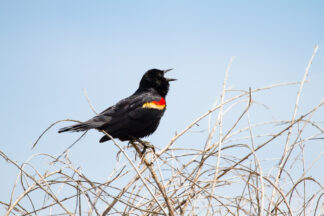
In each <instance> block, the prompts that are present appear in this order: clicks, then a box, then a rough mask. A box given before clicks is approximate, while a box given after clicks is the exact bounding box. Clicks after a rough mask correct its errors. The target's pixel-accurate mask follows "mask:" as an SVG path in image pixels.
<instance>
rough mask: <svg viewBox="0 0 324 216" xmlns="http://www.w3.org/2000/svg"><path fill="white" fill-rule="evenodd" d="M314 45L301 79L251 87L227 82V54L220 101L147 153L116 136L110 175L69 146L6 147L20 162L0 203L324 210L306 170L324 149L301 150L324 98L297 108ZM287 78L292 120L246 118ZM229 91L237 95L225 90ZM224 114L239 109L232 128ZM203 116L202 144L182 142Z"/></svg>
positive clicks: (54, 207) (105, 210) (52, 210)
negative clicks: (84, 163)
mask: <svg viewBox="0 0 324 216" xmlns="http://www.w3.org/2000/svg"><path fill="white" fill-rule="evenodd" d="M316 51H317V47H315V50H314V53H313V55H312V57H311V59H310V61H309V64H308V66H307V68H306V70H305V74H304V77H303V79H302V81H301V82H292V83H281V84H275V85H271V86H266V87H263V88H257V89H249V90H246V91H234V90H232V89H228V88H227V86H226V84H227V77H228V73H229V70H230V65H231V62H232V60H233V59H231V62H230V64H229V67H228V69H227V70H226V75H225V79H224V82H223V88H222V92H221V95H220V98H219V100H218V102H217V103H216V105H215V106H214V107H213V108H211V109H210V110H208V111H207V112H206V113H204V114H203V115H201V116H200V117H199V118H198V119H197V120H195V121H193V122H192V123H191V124H190V125H188V127H186V128H185V129H184V130H183V131H182V132H180V133H178V134H177V135H175V136H174V137H173V138H172V139H171V140H170V142H169V143H167V144H166V145H165V147H164V148H163V149H162V150H160V151H159V152H156V153H155V154H154V153H153V152H152V151H148V152H147V153H146V154H145V155H142V154H141V151H140V149H139V148H138V145H136V144H134V143H133V149H135V150H136V152H135V154H136V155H137V156H139V157H137V159H136V157H135V156H134V152H133V151H132V150H129V149H128V150H124V149H123V148H121V147H120V145H119V143H118V142H117V141H115V140H114V141H113V142H114V144H115V146H117V148H119V150H120V152H121V153H120V155H119V156H118V159H117V161H116V164H115V169H114V170H113V172H112V173H111V174H110V176H109V178H108V179H107V180H106V181H104V182H95V181H93V180H91V178H89V177H87V176H85V175H84V174H83V173H82V172H81V169H80V168H77V167H75V166H74V164H73V162H71V161H70V160H69V158H68V155H67V154H64V157H60V158H56V157H53V156H51V155H48V154H40V155H33V156H32V157H31V159H30V160H29V161H27V162H25V163H23V164H17V163H16V162H15V161H14V160H12V159H10V158H8V157H7V156H6V155H5V154H4V153H3V152H2V151H0V155H1V157H3V158H4V159H5V160H6V161H7V162H8V163H10V164H12V165H14V166H15V167H16V168H17V170H18V171H19V174H18V176H17V181H16V183H15V185H14V187H13V190H12V194H11V196H10V199H9V201H8V202H4V201H1V203H0V204H1V205H2V206H3V207H4V208H5V209H6V215H85V214H87V215H323V213H324V205H323V194H324V187H323V185H322V184H321V183H322V182H319V180H317V179H316V178H313V177H311V176H309V171H310V169H311V168H312V167H313V166H314V164H316V162H317V161H318V160H319V159H320V158H321V157H322V156H323V154H324V151H323V152H318V155H314V157H313V158H312V161H311V162H308V163H306V160H305V155H304V154H305V148H306V146H307V145H309V143H311V142H314V140H316V139H320V138H321V137H320V136H322V135H323V133H324V129H323V128H322V127H321V123H318V122H317V121H316V120H314V119H313V116H314V114H315V113H316V112H318V110H320V109H321V108H322V106H323V103H324V100H322V101H321V102H319V103H318V104H317V105H315V106H314V107H313V108H312V109H310V110H309V111H308V112H306V113H304V114H302V115H297V113H298V112H297V111H298V105H299V101H300V96H301V92H302V89H303V86H304V84H305V82H306V80H307V75H308V72H309V68H310V65H311V63H312V60H313V58H314V56H315V54H316ZM289 85H299V90H298V94H297V98H296V103H295V108H294V111H293V114H292V116H291V117H289V118H288V119H289V120H287V119H284V120H273V121H267V122H257V123H251V122H250V117H251V116H253V112H250V110H251V107H253V106H254V105H255V104H256V102H255V101H254V100H253V98H254V94H261V93H262V92H264V91H266V90H271V89H274V88H284V87H286V86H289ZM229 92H231V94H232V95H234V96H231V97H229V98H227V94H228V93H229ZM242 103H244V104H245V108H243V109H242V110H241V113H239V114H237V113H236V112H234V111H233V112H232V110H233V109H234V108H235V107H241V105H242ZM226 116H232V117H233V116H236V118H235V120H234V121H232V123H231V124H230V126H229V127H228V125H229V124H228V122H226V126H225V124H224V121H225V118H226ZM205 118H209V122H210V125H209V129H208V136H207V137H206V139H205V143H204V145H202V146H204V148H202V149H193V148H186V147H185V146H188V145H186V143H181V142H179V143H177V141H178V139H179V138H180V137H182V136H190V135H191V134H192V133H189V131H190V129H191V128H192V127H194V126H195V125H196V124H197V123H198V122H199V121H201V120H202V119H205ZM59 122H60V121H59ZM59 122H56V123H59ZM211 122H214V123H213V124H212V123H211ZM56 123H55V124H56ZM55 124H53V125H55ZM53 125H51V126H50V127H49V128H48V129H50V128H51V127H52V126H53ZM48 129H47V130H48ZM47 130H46V131H47ZM46 131H45V132H46ZM272 145H278V147H277V149H276V152H271V151H270V152H267V151H269V149H273V148H269V146H272ZM190 146H194V145H190ZM199 146H201V145H199ZM262 151H263V152H262ZM130 154H132V155H130ZM260 155H262V158H261V157H260ZM264 155H266V158H264ZM35 158H37V159H38V160H43V161H46V162H51V164H50V165H48V169H47V170H46V171H38V170H37V168H36V166H35V164H33V163H32V161H33V160H34V159H35ZM132 158H133V159H132ZM53 161H55V162H53ZM18 191H23V192H18Z"/></svg>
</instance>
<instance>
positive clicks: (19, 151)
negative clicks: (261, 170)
mask: <svg viewBox="0 0 324 216" xmlns="http://www.w3.org/2000/svg"><path fill="white" fill-rule="evenodd" d="M323 11H324V1H316V0H313V1H211V0H209V1H208V0H207V1H188V0H186V1H184V0H182V1H160V0H158V1H148V0H147V1H79V0H78V1H76V0H69V1H65V0H55V1H36V0H32V1H16V0H10V1H4V0H2V1H0V73H1V78H0V91H1V113H2V114H1V122H2V124H1V126H0V128H1V144H0V150H1V151H3V152H4V153H6V154H7V155H8V156H9V157H11V158H12V159H13V160H15V161H17V162H19V163H22V162H24V161H26V160H27V159H28V158H29V157H30V156H31V155H32V154H35V153H40V152H42V153H49V154H53V155H58V154H60V153H61V152H62V151H63V150H64V149H65V148H66V147H67V146H69V145H70V144H71V143H72V142H73V141H74V140H75V139H76V138H77V137H78V136H79V135H80V134H73V133H66V134H58V133H57V130H58V128H60V127H63V126H67V125H68V124H66V123H65V124H63V123H62V124H60V125H57V126H56V127H54V128H53V129H51V130H50V131H49V132H48V133H47V134H46V135H45V136H44V137H43V139H42V140H41V141H40V142H39V144H38V146H37V147H36V149H35V150H33V151H31V150H30V148H31V146H32V144H33V142H34V141H35V140H36V139H37V138H38V136H39V135H40V134H41V133H42V132H43V130H45V129H46V128H47V127H48V126H49V125H50V124H51V123H53V122H55V121H57V120H61V119H66V118H70V119H76V120H81V121H83V120H87V119H89V118H91V117H92V116H93V115H94V114H93V113H92V111H91V109H90V107H89V105H88V103H87V101H86V99H85V97H84V95H83V93H82V89H83V88H85V89H86V90H87V92H88V96H89V98H90V100H91V102H92V104H93V106H94V107H95V109H96V110H97V112H100V111H102V110H104V109H105V108H107V107H109V106H111V105H113V104H114V103H116V102H117V101H118V100H120V99H122V98H124V97H126V96H128V95H130V94H132V93H133V92H134V91H135V90H136V88H137V86H138V83H139V80H140V78H141V76H142V75H143V73H144V72H145V71H146V70H148V69H151V68H159V69H168V68H174V70H173V71H172V72H170V73H169V76H170V77H173V78H177V79H178V81H177V82H174V83H172V84H171V88H170V92H169V94H168V96H167V98H166V100H167V105H168V109H167V111H166V113H165V116H164V117H163V119H162V121H161V124H160V126H159V128H158V130H157V131H156V132H155V133H154V134H153V135H152V136H151V137H149V138H147V140H149V141H152V143H153V144H154V145H156V146H157V147H158V148H162V147H163V146H164V145H165V144H166V143H167V142H168V141H169V140H170V139H171V138H172V137H173V135H174V134H175V132H176V131H181V130H182V129H184V128H185V127H186V126H187V125H188V124H189V123H191V122H192V121H193V120H195V119H196V118H197V117H199V116H200V115H202V114H203V113H204V112H206V111H207V110H208V109H209V108H210V107H211V106H212V105H213V103H214V102H215V100H216V99H217V97H219V95H220V92H221V86H222V82H223V78H224V73H225V70H226V67H227V64H228V62H229V60H230V58H231V57H232V56H235V57H236V58H235V60H234V62H233V64H232V68H231V71H230V73H229V79H228V86H232V87H233V88H234V89H244V90H247V89H248V88H249V87H252V88H256V87H262V86H265V85H270V84H274V83H279V82H289V81H300V80H301V79H302V77H303V74H304V71H305V68H306V65H307V63H308V61H309V59H310V57H311V55H312V52H313V48H314V45H315V44H319V51H318V53H317V55H316V57H315V59H314V62H313V65H312V66H311V70H310V75H309V77H308V79H309V80H310V82H309V83H307V84H305V87H304V91H303V94H302V97H301V105H300V112H299V115H300V114H302V113H303V112H306V111H308V110H310V109H311V108H312V107H313V106H315V105H316V104H318V103H319V102H320V100H321V98H323V96H324V94H323V93H324V87H323V83H324V52H323V50H324V46H323V44H324V24H323V23H324V13H323ZM297 91H298V86H295V87H289V88H283V89H278V90H274V91H273V92H267V93H266V94H262V95H260V96H256V97H257V98H256V99H257V100H259V101H261V102H264V103H267V105H269V106H271V111H269V113H268V115H267V116H264V115H263V114H261V113H260V114H259V113H258V109H257V108H256V109H255V110H256V111H255V112H254V113H251V119H252V121H255V122H258V121H263V120H267V119H270V120H271V119H273V118H276V119H286V120H290V118H291V116H292V111H293V108H294V102H295V100H296V94H297ZM259 109H261V110H263V108H261V106H260V107H259ZM266 112H268V111H266ZM253 114H254V115H253ZM321 114H322V115H318V116H317V120H321V121H323V120H324V119H323V116H324V112H323V110H322V111H321ZM207 126H208V125H207V121H204V122H202V123H201V124H200V126H199V127H197V128H195V130H205V129H207ZM101 136H102V135H101V134H99V133H98V132H96V131H92V132H90V133H89V134H88V135H87V136H86V137H85V138H83V140H82V141H81V142H80V143H79V144H77V145H76V146H75V147H73V148H72V149H71V151H70V156H71V158H72V160H73V161H74V162H75V163H76V164H79V165H80V166H82V167H83V172H85V173H87V174H88V175H89V176H92V177H94V178H98V179H105V177H107V176H108V174H109V173H110V171H111V169H112V165H114V160H115V156H116V153H117V151H118V150H117V149H116V147H115V146H113V144H112V143H110V142H106V143H104V144H99V143H98V140H99V139H100V137H101ZM191 136H192V137H191ZM199 136H200V137H199ZM201 136H203V137H201ZM205 138H206V133H205V134H194V133H192V134H190V133H189V134H188V136H187V137H184V138H183V141H188V142H189V141H193V142H194V143H195V142H197V143H199V141H200V140H205ZM181 144H182V140H179V143H178V145H179V146H181ZM200 144H201V145H202V146H203V144H204V143H203V142H201V143H200ZM321 144H322V145H320V144H317V145H316V147H314V148H313V147H312V148H309V149H307V156H308V157H309V158H310V160H311V157H312V156H313V155H317V153H318V152H320V151H323V149H324V148H323V142H322V143H321ZM122 145H126V143H124V144H122ZM196 147H197V148H199V147H198V146H196ZM270 150H271V151H272V150H273V151H276V147H275V146H274V147H273V149H270ZM278 154H279V153H278ZM98 158H100V165H98ZM323 162H324V161H323V159H322V160H321V161H319V162H318V163H319V164H323ZM44 166H46V164H44ZM0 170H2V176H3V177H2V178H1V179H2V180H1V184H0V200H6V201H7V200H8V199H9V193H10V191H11V188H12V186H13V182H14V181H15V177H16V174H17V173H18V170H17V169H15V168H14V167H13V166H12V165H10V164H8V163H6V162H5V160H3V159H1V158H0ZM103 170H104V172H102V171H103ZM98 173H100V174H98ZM102 173H104V174H102ZM313 175H315V176H321V179H322V180H323V179H324V174H323V170H322V171H320V169H319V167H317V168H316V167H315V168H314V171H313ZM0 213H1V210H0Z"/></svg>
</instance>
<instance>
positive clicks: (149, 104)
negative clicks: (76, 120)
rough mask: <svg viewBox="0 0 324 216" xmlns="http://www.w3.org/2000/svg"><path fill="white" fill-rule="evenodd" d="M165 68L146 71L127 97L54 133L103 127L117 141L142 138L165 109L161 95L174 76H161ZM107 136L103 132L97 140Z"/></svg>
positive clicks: (166, 89) (157, 123) (152, 130)
mask: <svg viewBox="0 0 324 216" xmlns="http://www.w3.org/2000/svg"><path fill="white" fill-rule="evenodd" d="M170 70H171V69H168V70H158V69H151V70H149V71H147V72H146V73H145V74H144V75H143V77H142V79H141V81H140V84H139V87H138V89H137V90H136V91H135V93H134V94H132V95H131V96H129V97H127V98H125V99H123V100H121V101H119V102H118V103H117V104H115V105H113V106H111V107H109V108H108V109H106V110H104V111H103V112H101V113H100V114H98V115H97V116H95V117H93V118H92V119H90V120H88V121H86V122H82V123H80V124H76V125H72V126H70V127H64V128H61V129H60V130H59V131H58V132H59V133H62V132H66V131H76V132H78V131H87V130H89V129H97V130H104V131H106V132H107V133H108V134H110V135H111V136H112V137H113V138H118V139H120V140H121V141H125V140H133V139H134V138H135V139H138V138H142V137H145V136H148V135H150V134H152V133H153V132H154V131H155V130H156V129H157V127H158V125H159V123H160V119H161V117H162V116H163V114H164V111H165V109H166V103H165V96H166V95H167V93H168V91H169V82H170V81H174V80H176V79H171V78H165V77H164V74H165V73H166V72H168V71H170ZM107 140H110V138H109V137H108V136H107V135H105V136H103V137H102V138H101V139H100V141H99V142H105V141H107Z"/></svg>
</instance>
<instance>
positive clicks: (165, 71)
mask: <svg viewBox="0 0 324 216" xmlns="http://www.w3.org/2000/svg"><path fill="white" fill-rule="evenodd" d="M170 70H173V68H171V69H166V70H164V71H163V72H164V74H166V73H167V72H169V71H170ZM166 80H167V81H168V82H171V81H176V80H177V79H173V78H166Z"/></svg>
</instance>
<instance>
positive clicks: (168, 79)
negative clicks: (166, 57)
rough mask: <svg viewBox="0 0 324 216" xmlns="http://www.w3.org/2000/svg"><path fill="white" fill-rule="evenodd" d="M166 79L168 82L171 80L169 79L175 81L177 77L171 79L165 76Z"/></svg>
mask: <svg viewBox="0 0 324 216" xmlns="http://www.w3.org/2000/svg"><path fill="white" fill-rule="evenodd" d="M166 80H167V81H168V82H171V81H176V80H177V79H173V78H166Z"/></svg>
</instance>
